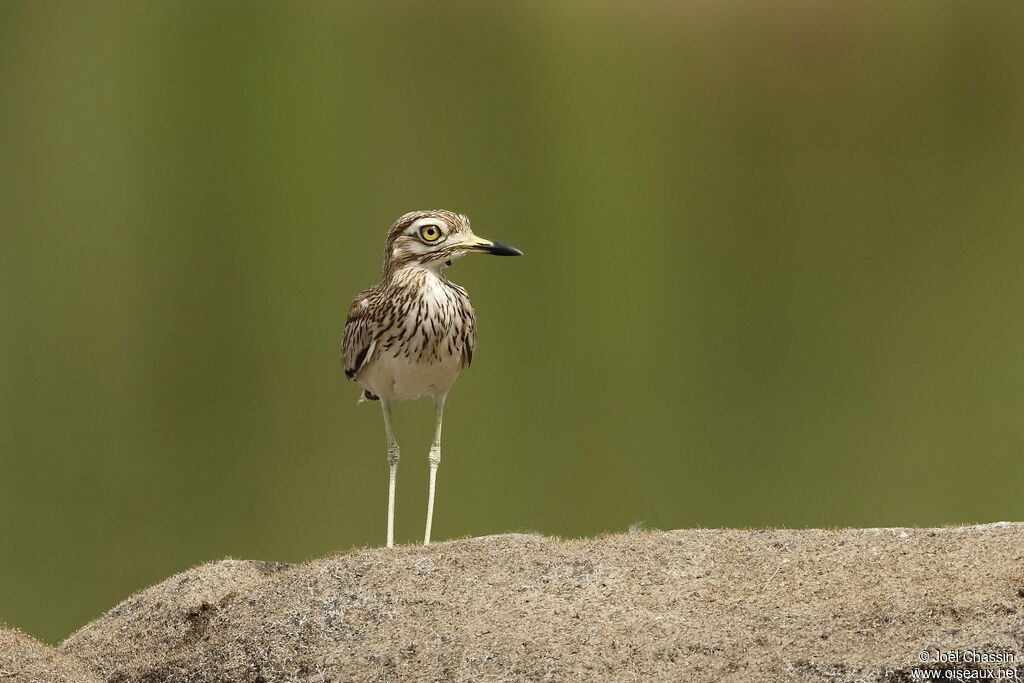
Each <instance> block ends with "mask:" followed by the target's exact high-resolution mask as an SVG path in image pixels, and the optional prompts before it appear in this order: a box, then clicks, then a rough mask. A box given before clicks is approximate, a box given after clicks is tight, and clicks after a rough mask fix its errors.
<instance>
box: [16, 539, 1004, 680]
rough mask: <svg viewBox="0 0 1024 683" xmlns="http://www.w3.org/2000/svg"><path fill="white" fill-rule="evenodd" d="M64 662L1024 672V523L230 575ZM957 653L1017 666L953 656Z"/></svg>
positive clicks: (120, 613) (535, 549) (164, 588)
mask: <svg viewBox="0 0 1024 683" xmlns="http://www.w3.org/2000/svg"><path fill="white" fill-rule="evenodd" d="M59 650H60V653H63V654H65V655H70V656H73V657H74V658H76V659H75V660H73V661H84V662H86V663H87V664H89V665H90V666H91V667H92V670H93V671H95V672H96V675H97V676H98V677H99V678H100V679H102V680H106V681H119V682H121V681H124V682H127V681H146V682H151V681H173V682H181V683H184V682H186V681H187V682H196V683H202V682H206V681H210V682H213V681H217V682H219V683H224V682H234V681H237V682H239V683H241V682H243V681H244V682H246V683H259V682H263V683H270V682H276V681H339V682H340V681H506V680H528V681H545V680H550V681H595V680H621V681H634V680H635V681H675V680H688V681H786V680H793V681H851V682H852V681H910V680H916V679H915V678H914V675H915V674H914V673H913V670H914V669H915V668H925V667H928V668H936V669H944V668H951V669H959V670H960V671H959V672H956V676H957V677H958V678H965V677H978V676H982V675H986V674H987V672H997V671H999V670H1003V671H1006V670H1010V671H1014V672H1019V674H1018V675H1019V676H1020V677H1024V664H1021V662H1020V658H1021V656H1022V654H1024V524H1007V523H999V524H991V525H985V526H976V527H956V528H944V529H843V530H817V529H808V530H721V529H706V530H686V531H667V532H660V531H645V532H638V533H630V534H623V535H617V536H604V537H600V538H594V539H584V540H559V539H553V538H545V537H541V536H529V535H521V534H511V535H502V536H491V537H484V538H478V539H466V540H459V541H451V542H447V543H437V544H435V545H431V546H429V547H422V546H404V547H398V548H393V549H384V548H379V549H367V550H357V551H354V552H349V553H345V554H340V555H335V556H332V557H326V558H323V559H319V560H315V561H312V562H308V563H305V564H299V565H291V566H288V565H280V564H270V563H263V562H245V561H238V560H224V561H221V562H215V563H211V564H208V565H204V566H201V567H197V568H194V569H191V570H189V571H187V572H184V573H183V574H179V575H177V576H175V577H172V578H170V579H168V580H167V581H164V582H163V583H161V584H158V585H157V586H154V587H152V588H150V589H147V590H145V591H143V592H141V593H139V594H137V595H135V596H133V597H131V598H129V599H128V600H126V601H125V602H123V603H121V604H120V605H118V606H117V607H115V608H114V609H112V610H111V611H110V612H108V613H107V614H105V615H103V616H102V617H100V618H99V619H97V620H95V621H94V622H92V623H90V624H88V625H87V626H85V627H84V628H83V629H82V630H80V631H79V632H77V633H75V634H74V635H72V636H71V637H70V638H68V639H67V640H66V641H65V642H64V643H63V644H62V645H61V646H60V648H59ZM972 653H973V654H972ZM954 654H956V655H958V656H959V658H960V659H965V658H973V659H982V658H989V659H991V658H996V657H998V658H1001V659H1003V660H1004V661H1002V662H967V663H965V662H962V661H961V662H939V661H937V660H939V659H940V658H949V657H950V656H952V655H954ZM922 657H924V658H925V659H928V660H929V661H928V662H927V663H925V664H922V662H921V661H920V660H921V658H922ZM1006 660H1008V661H1006ZM0 661H3V660H0ZM972 672H973V673H972ZM952 673H953V672H951V674H952ZM951 674H950V675H951ZM17 675H19V676H22V677H21V678H17V679H15V680H18V681H21V680H25V681H28V680H36V679H33V678H31V677H28V678H26V677H25V676H28V675H29V674H17ZM939 675H943V674H942V672H941V671H940V674H939ZM994 675H998V674H994ZM3 680H4V679H3V677H2V674H0V681H3ZM39 680H43V679H39ZM47 680H64V679H47ZM81 680H87V679H84V678H83V679H81Z"/></svg>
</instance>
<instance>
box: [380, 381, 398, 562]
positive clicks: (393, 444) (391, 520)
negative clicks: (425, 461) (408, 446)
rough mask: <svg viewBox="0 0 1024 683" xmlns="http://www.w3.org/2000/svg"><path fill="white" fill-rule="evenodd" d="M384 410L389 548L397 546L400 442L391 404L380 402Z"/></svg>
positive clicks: (382, 400) (383, 400)
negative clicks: (397, 491)
mask: <svg viewBox="0 0 1024 683" xmlns="http://www.w3.org/2000/svg"><path fill="white" fill-rule="evenodd" d="M380 407H381V408H382V409H383V410H384V429H385V430H386V431H387V433H388V468H389V469H390V473H389V474H388V547H389V548H390V547H391V546H393V545H394V544H395V480H396V479H397V478H398V441H397V440H395V429H394V427H392V426H391V402H390V401H388V400H386V399H383V398H382V399H381V400H380Z"/></svg>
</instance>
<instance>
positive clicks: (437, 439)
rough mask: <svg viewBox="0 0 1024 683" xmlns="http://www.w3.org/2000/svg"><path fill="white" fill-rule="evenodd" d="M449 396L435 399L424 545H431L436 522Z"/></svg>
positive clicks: (442, 395) (429, 456) (443, 395)
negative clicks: (436, 489)
mask: <svg viewBox="0 0 1024 683" xmlns="http://www.w3.org/2000/svg"><path fill="white" fill-rule="evenodd" d="M445 396H447V394H439V395H437V396H435V397H434V410H435V411H436V415H435V417H434V443H433V444H431V446H430V454H429V455H428V456H427V462H428V463H429V464H430V488H429V490H428V492H427V530H426V531H425V532H424V533H423V545H430V524H431V522H433V520H434V482H435V481H436V480H437V466H438V465H439V464H440V463H441V418H442V417H443V415H444V399H445Z"/></svg>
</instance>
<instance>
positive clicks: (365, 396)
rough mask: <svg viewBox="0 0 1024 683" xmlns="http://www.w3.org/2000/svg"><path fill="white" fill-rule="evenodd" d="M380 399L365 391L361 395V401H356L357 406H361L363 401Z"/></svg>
mask: <svg viewBox="0 0 1024 683" xmlns="http://www.w3.org/2000/svg"><path fill="white" fill-rule="evenodd" d="M379 400H380V398H379V397H377V396H374V395H373V394H371V393H370V392H369V391H368V390H366V389H363V393H361V394H359V399H358V400H356V405H359V404H360V403H362V402H363V401H379Z"/></svg>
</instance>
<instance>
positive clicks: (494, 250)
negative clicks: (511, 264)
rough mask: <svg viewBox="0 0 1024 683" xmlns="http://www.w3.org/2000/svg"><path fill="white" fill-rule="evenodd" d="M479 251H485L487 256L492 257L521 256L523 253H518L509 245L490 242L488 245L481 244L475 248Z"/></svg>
mask: <svg viewBox="0 0 1024 683" xmlns="http://www.w3.org/2000/svg"><path fill="white" fill-rule="evenodd" d="M477 248H478V249H479V250H480V251H486V252H487V253H488V254H493V255H494V256H522V255H523V252H521V251H519V250H518V249H516V248H515V247H513V246H512V245H511V244H505V243H504V242H491V243H490V245H483V244H481V245H480V246H479V247H477Z"/></svg>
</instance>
